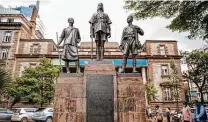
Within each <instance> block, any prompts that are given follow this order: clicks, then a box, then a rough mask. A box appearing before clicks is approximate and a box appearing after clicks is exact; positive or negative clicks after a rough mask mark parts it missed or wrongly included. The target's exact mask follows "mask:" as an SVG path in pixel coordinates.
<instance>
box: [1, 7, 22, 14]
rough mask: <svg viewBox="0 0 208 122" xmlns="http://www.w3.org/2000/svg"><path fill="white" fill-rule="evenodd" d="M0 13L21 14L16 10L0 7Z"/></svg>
mask: <svg viewBox="0 0 208 122" xmlns="http://www.w3.org/2000/svg"><path fill="white" fill-rule="evenodd" d="M0 14H21V13H20V11H18V10H14V9H10V8H4V7H0Z"/></svg>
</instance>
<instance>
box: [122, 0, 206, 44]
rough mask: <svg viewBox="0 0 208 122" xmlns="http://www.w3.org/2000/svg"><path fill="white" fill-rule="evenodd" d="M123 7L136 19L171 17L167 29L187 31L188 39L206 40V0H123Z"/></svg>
mask: <svg viewBox="0 0 208 122" xmlns="http://www.w3.org/2000/svg"><path fill="white" fill-rule="evenodd" d="M124 8H125V9H127V10H131V11H132V12H133V15H134V16H135V17H136V18H137V19H147V18H154V17H163V18H166V19H172V21H171V23H170V25H168V26H167V28H168V29H170V30H172V31H178V32H189V33H190V34H189V35H188V38H189V39H195V38H201V39H203V40H208V14H207V10H208V1H198V0H193V1H179V0H177V1H175V0H174V1H172V0H169V1H152V0H150V1H140V0H125V6H124Z"/></svg>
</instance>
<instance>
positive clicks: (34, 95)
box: [13, 58, 60, 107]
mask: <svg viewBox="0 0 208 122" xmlns="http://www.w3.org/2000/svg"><path fill="white" fill-rule="evenodd" d="M59 71H60V70H59V67H57V66H54V65H53V64H52V63H51V62H50V60H48V59H46V58H44V59H42V60H41V61H40V64H39V65H38V66H37V67H35V68H32V67H28V68H25V70H24V72H23V74H22V76H21V77H19V78H17V81H16V84H15V85H14V89H13V91H14V92H15V94H14V96H15V98H17V99H18V98H21V99H22V100H26V101H28V102H30V103H32V104H34V103H38V104H40V105H41V107H42V105H43V104H44V103H50V102H51V101H52V99H53V94H54V81H55V80H56V78H57V77H58V75H59Z"/></svg>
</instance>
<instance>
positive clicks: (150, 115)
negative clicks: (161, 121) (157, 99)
mask: <svg viewBox="0 0 208 122" xmlns="http://www.w3.org/2000/svg"><path fill="white" fill-rule="evenodd" d="M147 116H148V119H149V118H151V119H152V109H151V107H150V106H149V105H148V106H147Z"/></svg>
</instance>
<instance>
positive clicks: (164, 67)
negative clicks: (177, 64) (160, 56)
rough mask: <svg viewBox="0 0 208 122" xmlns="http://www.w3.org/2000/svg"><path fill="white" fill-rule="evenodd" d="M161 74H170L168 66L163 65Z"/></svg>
mask: <svg viewBox="0 0 208 122" xmlns="http://www.w3.org/2000/svg"><path fill="white" fill-rule="evenodd" d="M161 73H162V75H168V74H169V72H168V65H162V66H161Z"/></svg>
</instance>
